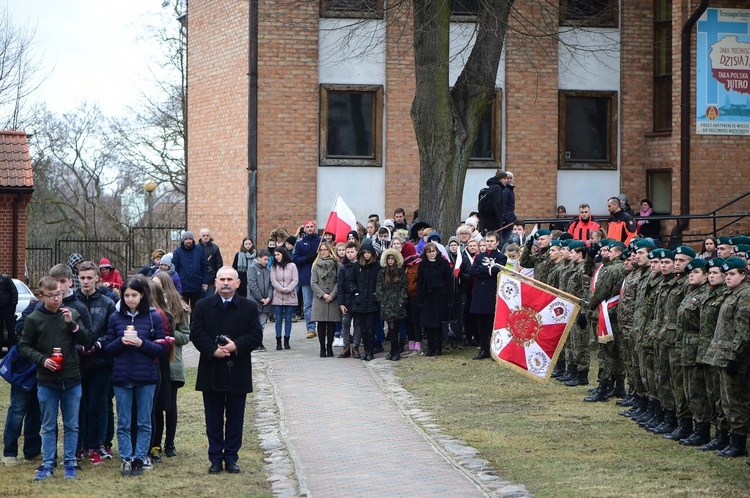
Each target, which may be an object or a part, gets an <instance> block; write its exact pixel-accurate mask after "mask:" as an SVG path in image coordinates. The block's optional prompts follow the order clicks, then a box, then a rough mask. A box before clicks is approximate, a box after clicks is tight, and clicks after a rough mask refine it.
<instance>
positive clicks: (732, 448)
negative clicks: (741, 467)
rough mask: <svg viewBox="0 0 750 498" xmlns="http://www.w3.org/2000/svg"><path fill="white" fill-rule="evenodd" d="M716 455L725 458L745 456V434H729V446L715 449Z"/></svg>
mask: <svg viewBox="0 0 750 498" xmlns="http://www.w3.org/2000/svg"><path fill="white" fill-rule="evenodd" d="M716 455H717V456H720V457H725V458H736V457H741V456H747V436H746V435H739V434H732V435H731V436H729V446H727V447H726V448H724V449H723V450H721V451H717V452H716Z"/></svg>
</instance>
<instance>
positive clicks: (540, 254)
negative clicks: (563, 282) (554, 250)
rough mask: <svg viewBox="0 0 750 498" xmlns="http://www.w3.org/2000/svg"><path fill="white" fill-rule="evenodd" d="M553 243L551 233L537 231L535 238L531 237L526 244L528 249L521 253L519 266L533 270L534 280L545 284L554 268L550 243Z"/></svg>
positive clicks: (542, 230) (543, 230) (545, 230)
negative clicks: (535, 245) (551, 261)
mask: <svg viewBox="0 0 750 498" xmlns="http://www.w3.org/2000/svg"><path fill="white" fill-rule="evenodd" d="M535 239H536V243H537V248H536V252H534V249H533V247H534V240H535ZM551 241H552V236H551V235H550V231H549V230H547V229H546V228H542V229H541V230H537V232H536V233H535V234H534V237H529V240H528V241H527V242H526V247H525V249H524V251H523V253H521V259H520V260H519V261H518V264H519V265H520V266H521V267H522V268H533V269H534V280H538V281H540V282H543V283H545V284H546V283H547V276H548V275H549V272H550V269H551V267H552V265H551V263H550V258H549V250H548V249H549V243H550V242H551Z"/></svg>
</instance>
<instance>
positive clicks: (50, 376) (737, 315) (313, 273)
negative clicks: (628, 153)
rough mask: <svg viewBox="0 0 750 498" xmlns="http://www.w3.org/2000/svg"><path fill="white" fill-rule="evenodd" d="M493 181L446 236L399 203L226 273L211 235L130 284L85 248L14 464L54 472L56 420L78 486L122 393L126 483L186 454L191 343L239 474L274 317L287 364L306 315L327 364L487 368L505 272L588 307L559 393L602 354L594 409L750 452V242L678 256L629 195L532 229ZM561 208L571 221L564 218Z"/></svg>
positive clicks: (50, 311) (262, 251)
mask: <svg viewBox="0 0 750 498" xmlns="http://www.w3.org/2000/svg"><path fill="white" fill-rule="evenodd" d="M487 185H488V187H487V189H482V192H480V194H479V203H478V210H477V212H475V213H472V214H471V215H470V216H469V217H468V218H467V219H466V220H465V221H463V222H462V223H460V224H459V226H458V227H457V228H456V230H455V233H454V232H451V234H450V235H448V236H447V240H445V239H444V238H443V236H442V235H441V234H440V233H438V231H437V230H435V229H434V228H433V227H431V226H430V225H429V223H427V222H426V221H423V220H420V219H419V218H418V213H416V212H415V213H414V219H413V221H412V223H411V224H409V223H408V222H407V220H406V213H405V211H404V210H403V209H401V208H399V209H397V210H396V211H395V212H394V214H393V218H391V219H386V220H384V221H383V222H382V223H381V221H380V217H379V216H378V215H371V216H370V217H369V218H368V220H367V222H366V224H365V225H360V224H358V227H357V229H356V230H352V231H351V232H350V233H348V235H347V237H346V241H341V242H336V241H335V237H336V236H335V234H332V233H326V232H325V231H323V233H320V231H319V229H318V226H317V225H316V223H315V222H314V221H313V220H308V221H306V222H305V223H303V224H302V226H301V227H299V229H298V230H296V231H294V232H293V234H290V233H289V232H288V231H287V230H286V229H285V228H276V229H274V230H273V231H272V232H271V233H270V236H269V238H268V239H267V240H266V241H265V244H264V246H265V247H263V246H261V247H262V248H258V247H256V244H255V241H254V240H253V239H252V238H250V237H246V238H244V240H243V241H242V242H241V244H240V248H239V250H238V251H237V253H236V254H235V256H234V258H233V262H232V264H231V266H230V265H226V266H225V265H224V262H223V258H222V255H221V250H220V249H219V247H218V246H217V245H216V244H215V243H214V241H213V239H212V238H211V232H210V230H208V229H206V228H204V229H202V230H200V232H199V234H200V237H199V240H198V241H197V242H196V240H195V238H194V236H193V233H192V232H190V231H186V232H184V233H183V234H182V237H181V242H180V244H179V246H178V247H177V248H175V250H174V251H173V252H172V253H167V252H165V251H164V250H161V249H158V250H155V251H154V252H153V254H152V257H151V261H150V262H149V264H147V265H146V266H144V268H142V269H141V270H140V271H139V273H138V274H137V275H135V276H134V277H132V278H130V279H126V281H125V282H123V281H122V278H121V277H120V275H119V272H117V271H116V270H115V269H114V268H112V265H111V263H110V262H109V261H108V260H107V259H105V258H103V259H101V260H100V261H99V263H98V264H95V263H93V262H90V261H84V259H83V258H82V257H81V256H80V255H78V254H74V255H72V256H71V257H70V258H69V260H68V265H56V266H55V267H53V268H52V269H51V270H50V272H49V275H47V276H45V277H44V278H43V279H42V281H40V283H39V292H40V293H41V299H40V300H39V301H38V302H32V303H31V304H30V305H29V307H28V308H27V310H26V311H25V312H24V314H23V316H22V318H21V319H20V320H19V322H18V324H17V325H16V331H17V333H18V336H19V339H18V345H19V349H20V351H21V354H22V355H23V356H24V357H25V358H27V359H29V360H30V361H32V362H34V363H35V364H36V365H37V369H38V387H37V389H36V390H35V391H34V392H31V393H29V392H24V391H22V390H20V389H18V388H16V387H15V386H14V387H12V388H11V407H10V409H9V411H8V417H7V419H6V427H5V447H4V453H3V455H4V456H3V462H4V463H5V464H6V465H14V464H16V463H20V461H22V459H20V458H19V457H18V444H17V441H18V438H19V436H20V434H21V430H22V427H23V429H24V436H25V437H24V441H25V444H24V450H23V455H24V458H25V459H33V458H35V457H36V456H38V455H39V454H42V453H43V459H42V460H43V462H42V465H41V466H40V467H39V469H38V470H37V476H36V479H40V480H42V479H46V478H48V477H51V476H52V475H53V474H54V468H55V466H56V464H57V458H58V456H57V452H56V435H57V433H56V426H57V411H58V408H60V409H61V410H62V415H63V426H64V445H63V446H64V454H63V458H62V460H63V464H64V468H65V477H75V476H76V468H77V466H79V465H80V461H81V460H82V459H86V458H88V459H89V460H90V462H91V463H92V464H94V465H100V464H102V463H103V462H104V460H107V459H111V458H112V457H113V455H114V453H113V451H112V445H113V444H112V443H113V439H114V427H115V425H114V424H115V416H114V408H113V403H112V400H113V398H114V399H116V407H117V416H116V427H117V447H118V453H119V457H120V459H121V472H122V474H123V475H140V474H142V473H143V470H148V469H149V468H152V467H153V464H154V462H156V463H158V462H159V461H160V460H161V457H162V455H165V456H166V457H175V456H176V455H177V452H176V448H175V433H176V430H177V392H178V390H179V388H180V387H182V386H183V385H184V383H185V371H184V366H183V363H182V359H181V347H182V346H183V345H185V344H187V342H188V341H190V340H192V341H193V342H194V344H195V346H196V348H197V349H198V350H199V352H200V353H201V359H200V363H199V371H198V382H197V388H198V390H201V391H203V394H204V408H205V412H206V423H207V433H208V436H209V459H210V461H211V467H210V468H209V472H210V473H212V474H215V473H218V472H221V471H222V470H226V471H228V472H239V467H238V466H237V451H238V450H239V446H240V444H241V427H242V421H241V420H242V414H243V413H244V403H245V395H246V393H247V392H250V391H252V381H251V378H250V368H249V365H250V351H252V350H261V351H263V350H265V346H264V345H263V340H262V339H263V329H264V327H265V325H266V323H267V322H273V329H274V332H275V338H276V344H275V346H276V350H277V351H284V350H288V349H290V348H291V346H290V336H291V332H292V322H293V321H296V320H304V322H305V330H306V337H307V338H309V339H314V338H315V337H317V338H318V342H319V345H320V349H319V355H320V357H321V358H331V357H335V356H337V357H338V358H340V359H347V358H356V359H361V360H363V361H370V360H372V359H374V358H375V357H376V355H378V354H381V353H386V352H387V356H386V359H388V360H391V361H398V360H400V359H401V358H402V357H403V356H410V355H411V356H426V357H432V356H434V357H439V356H441V355H442V354H443V352H444V351H445V350H448V349H463V348H465V347H476V348H477V350H478V351H477V353H476V355H475V356H474V357H473V359H474V360H483V359H487V358H491V353H490V338H491V335H492V328H493V321H494V313H495V304H496V296H497V275H498V273H499V272H500V268H501V267H507V268H511V269H514V270H516V271H518V272H521V273H523V274H526V275H528V276H531V277H532V278H534V279H536V280H538V281H540V282H542V283H544V284H547V285H549V286H552V287H555V288H557V289H559V290H561V291H564V292H566V293H567V294H569V295H573V296H575V297H577V298H578V299H580V302H581V303H582V306H583V311H582V312H581V313H580V314H579V315H578V318H577V320H576V322H575V323H574V324H573V325H572V328H571V330H570V334H569V336H568V340H567V342H566V344H565V346H564V349H563V352H562V354H560V355H559V361H558V363H557V365H555V370H554V371H553V372H552V377H553V378H556V379H557V380H559V381H561V384H562V385H564V386H567V387H575V386H587V385H589V382H590V379H589V377H590V373H589V369H590V364H591V362H590V358H589V354H590V353H589V350H590V345H591V343H592V342H595V343H597V344H598V346H597V356H598V360H599V361H598V364H599V368H598V372H597V375H596V377H597V381H598V382H597V386H596V387H594V388H592V389H590V391H591V392H590V394H589V395H588V396H586V398H585V399H584V401H586V402H599V401H606V400H608V399H610V398H613V397H617V398H620V399H619V401H618V402H617V403H618V404H620V405H624V406H625V407H627V410H623V411H622V412H621V413H620V414H621V415H624V416H628V417H631V418H632V419H633V420H634V421H636V422H638V423H639V424H640V425H641V426H643V427H644V428H646V429H648V430H650V431H652V432H655V433H657V434H663V435H664V437H665V438H667V439H672V440H675V441H679V442H680V443H682V444H685V445H689V446H698V447H700V449H701V450H715V451H716V452H717V454H719V455H721V456H727V457H734V456H741V455H746V454H747V449H746V437H747V434H748V431H750V399H749V398H750V391H748V389H747V387H748V381H747V379H748V373H750V351H748V348H749V347H750V344H748V343H749V342H750V339H749V337H750V336H749V335H748V327H749V325H748V324H750V285H749V284H748V283H747V274H748V271H749V270H748V268H750V263H748V257H749V256H750V246H749V245H747V244H748V243H750V238H747V237H742V236H739V237H732V238H728V237H720V238H718V239H715V238H713V237H707V238H706V239H705V241H704V243H703V246H702V247H701V248H700V251H696V250H695V249H693V248H691V247H689V246H678V247H675V248H672V249H663V248H661V247H660V246H661V244H660V242H659V239H658V230H657V231H654V229H653V226H650V225H648V223H651V222H650V221H649V220H645V221H646V222H647V223H642V222H643V221H644V220H643V218H646V217H648V216H650V215H651V213H652V211H651V209H652V204H651V202H650V201H649V200H648V199H644V200H643V201H641V211H640V213H639V214H640V216H639V219H638V221H636V220H635V219H634V217H633V216H631V214H629V213H628V212H627V209H629V205H628V203H627V199H624V200H623V199H621V198H618V197H612V198H610V199H609V201H608V203H607V209H608V210H609V212H610V217H609V219H608V221H607V224H606V230H603V229H602V227H601V225H600V223H598V222H597V221H595V220H594V219H593V218H592V216H591V207H590V206H588V205H587V204H581V205H580V206H579V214H578V216H577V217H576V218H574V219H566V220H565V221H564V222H563V221H561V222H559V223H561V224H560V225H559V226H557V225H553V226H552V227H551V229H546V228H541V229H537V228H535V229H534V230H532V231H531V232H530V233H529V230H528V227H526V225H525V223H524V222H523V221H522V220H520V219H517V217H516V215H515V194H514V193H513V176H512V174H510V173H509V172H502V171H501V172H498V174H497V175H496V176H494V177H492V178H490V179H489V180H488V182H487ZM561 208H562V206H561ZM488 210H489V211H488ZM558 214H560V215H561V216H560V219H561V220H562V218H565V217H566V213H565V209H564V208H562V209H559V210H558ZM118 278H119V281H118ZM235 295H238V296H241V297H242V298H246V300H245V299H234V296H235ZM335 348H339V349H338V350H336V349H335ZM386 348H387V351H386ZM53 352H54V354H53ZM57 353H59V354H60V355H61V356H59V357H58V356H57ZM58 360H59V362H58ZM224 424H226V427H224ZM711 425H713V426H714V427H715V428H716V433H715V437H714V438H713V439H712V438H711V436H710V432H709V431H710V426H711ZM79 429H80V430H79ZM225 431H226V434H225ZM238 431H239V435H238ZM163 437H165V439H162V438H163Z"/></svg>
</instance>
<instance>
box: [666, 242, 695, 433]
mask: <svg viewBox="0 0 750 498" xmlns="http://www.w3.org/2000/svg"><path fill="white" fill-rule="evenodd" d="M694 258H695V251H694V250H693V249H692V248H690V247H688V246H678V247H675V249H674V272H675V278H674V280H673V282H674V285H673V287H672V289H671V290H670V292H669V296H667V300H666V312H665V314H664V323H663V325H662V328H661V331H660V335H659V337H660V338H661V340H662V341H663V343H664V345H665V346H666V348H667V360H668V361H669V386H670V388H671V389H672V396H673V397H674V402H675V417H676V420H677V424H676V426H675V427H674V428H673V429H672V430H671V431H669V432H668V433H664V438H665V439H672V440H675V441H679V440H680V439H684V438H686V437H688V436H689V435H690V434H692V433H693V414H692V412H691V411H690V405H689V404H688V401H687V397H686V396H685V379H684V376H683V368H682V359H681V358H680V351H681V350H682V348H681V344H680V343H681V331H680V329H679V328H678V327H677V310H678V309H679V307H680V303H682V301H683V299H685V296H686V295H687V294H688V292H689V291H690V281H689V279H688V278H687V272H686V271H685V267H686V266H687V264H688V263H689V262H690V261H692V260H693V259H694Z"/></svg>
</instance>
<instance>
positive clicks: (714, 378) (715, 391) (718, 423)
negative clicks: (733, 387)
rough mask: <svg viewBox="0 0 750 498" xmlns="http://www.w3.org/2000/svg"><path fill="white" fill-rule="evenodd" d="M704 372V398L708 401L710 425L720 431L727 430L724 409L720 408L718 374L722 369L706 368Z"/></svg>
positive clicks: (719, 375) (727, 424) (727, 425)
mask: <svg viewBox="0 0 750 498" xmlns="http://www.w3.org/2000/svg"><path fill="white" fill-rule="evenodd" d="M707 368H708V371H707V372H706V377H705V381H706V398H707V399H708V409H709V411H710V418H711V425H713V426H715V427H716V428H717V429H720V430H729V423H728V422H727V417H726V416H725V415H724V409H723V408H722V407H721V382H720V380H719V378H720V377H721V374H720V373H719V372H720V371H721V370H722V369H721V368H719V367H707Z"/></svg>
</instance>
